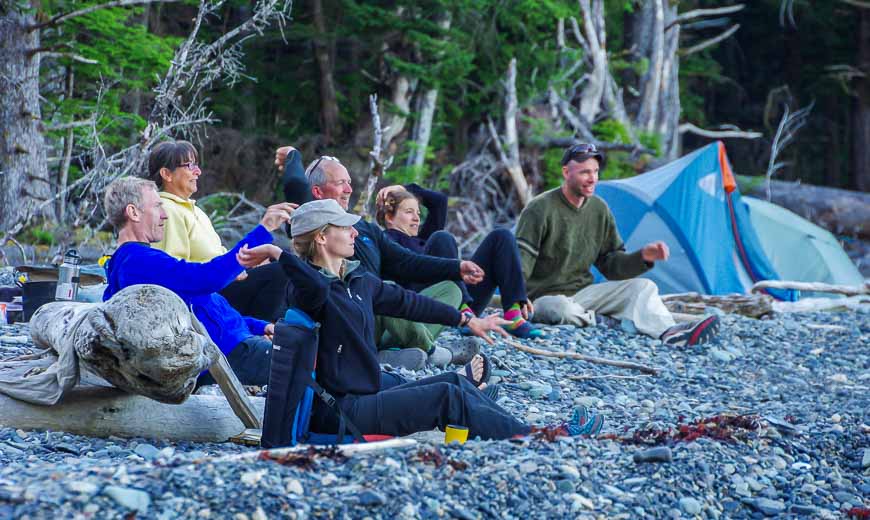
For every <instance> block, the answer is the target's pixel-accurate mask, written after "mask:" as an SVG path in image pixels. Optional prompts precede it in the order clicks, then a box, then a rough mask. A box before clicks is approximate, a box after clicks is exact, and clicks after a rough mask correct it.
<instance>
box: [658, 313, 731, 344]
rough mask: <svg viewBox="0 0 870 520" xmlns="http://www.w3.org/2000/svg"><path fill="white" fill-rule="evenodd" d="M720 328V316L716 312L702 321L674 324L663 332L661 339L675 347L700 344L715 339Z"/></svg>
mask: <svg viewBox="0 0 870 520" xmlns="http://www.w3.org/2000/svg"><path fill="white" fill-rule="evenodd" d="M718 330H719V317H718V316H716V315H715V314H714V315H713V316H708V317H706V318H704V319H703V320H700V321H693V322H690V323H681V324H679V325H674V326H673V327H671V328H669V329H668V330H666V331H665V332H664V333H663V334H662V336H661V340H662V343H664V344H665V345H672V346H675V347H685V346H687V345H698V344H700V343H707V342H708V341H710V340H711V339H713V338H714V337H715V336H716V331H718Z"/></svg>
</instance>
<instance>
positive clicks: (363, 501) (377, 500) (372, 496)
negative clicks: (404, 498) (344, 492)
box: [357, 489, 387, 506]
mask: <svg viewBox="0 0 870 520" xmlns="http://www.w3.org/2000/svg"><path fill="white" fill-rule="evenodd" d="M357 499H358V500H359V503H360V505H363V506H382V505H384V504H386V503H387V497H385V496H384V495H382V494H381V493H378V492H377V491H373V490H371V489H367V490H365V491H363V492H362V493H360V494H359V495H357Z"/></svg>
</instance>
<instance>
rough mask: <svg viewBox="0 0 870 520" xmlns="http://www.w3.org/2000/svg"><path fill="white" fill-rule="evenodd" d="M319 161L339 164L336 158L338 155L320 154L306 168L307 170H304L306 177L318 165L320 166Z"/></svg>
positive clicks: (309, 176) (308, 176) (307, 177)
mask: <svg viewBox="0 0 870 520" xmlns="http://www.w3.org/2000/svg"><path fill="white" fill-rule="evenodd" d="M321 161H332V162H337V163H338V164H341V161H339V160H338V157H332V156H331V155H321V156H320V157H319V158H318V159H317V160H316V161H314V164H312V165H311V167H310V168H308V171H306V172H305V178H306V179H309V178H311V174H312V173H314V170H316V169H317V167H318V166H320V162H321Z"/></svg>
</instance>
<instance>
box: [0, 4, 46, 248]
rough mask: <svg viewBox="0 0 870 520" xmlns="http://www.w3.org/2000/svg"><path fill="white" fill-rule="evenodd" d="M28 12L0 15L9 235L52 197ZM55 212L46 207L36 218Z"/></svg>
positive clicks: (0, 191)
mask: <svg viewBox="0 0 870 520" xmlns="http://www.w3.org/2000/svg"><path fill="white" fill-rule="evenodd" d="M34 23H35V19H34V16H33V13H32V11H31V10H30V9H24V8H20V9H19V8H16V7H12V6H10V7H7V8H6V10H5V12H4V13H3V14H2V15H0V92H3V102H2V103H0V129H2V131H0V231H10V230H11V229H12V228H13V227H14V226H15V225H16V224H18V223H19V222H21V221H22V220H23V219H24V218H26V216H27V215H29V214H31V213H33V212H34V211H36V207H37V205H39V204H40V203H42V202H44V201H46V200H48V198H49V197H50V196H51V184H50V182H49V178H48V164H47V161H46V157H45V139H44V137H43V135H42V115H41V112H40V107H39V65H40V56H39V54H33V55H32V56H31V55H30V53H29V51H30V50H31V49H36V48H38V47H39V42H40V37H39V36H40V35H39V31H38V30H34V31H28V30H27V28H28V26H30V25H32V24H34ZM53 212H54V208H53V207H51V205H46V206H45V207H44V208H42V210H41V213H42V214H44V215H50V214H51V213H53Z"/></svg>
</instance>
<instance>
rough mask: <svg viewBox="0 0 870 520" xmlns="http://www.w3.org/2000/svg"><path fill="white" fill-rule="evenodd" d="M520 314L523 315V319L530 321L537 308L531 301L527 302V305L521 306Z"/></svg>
mask: <svg viewBox="0 0 870 520" xmlns="http://www.w3.org/2000/svg"><path fill="white" fill-rule="evenodd" d="M520 312H521V313H522V315H523V319H525V320H530V319H532V314H534V313H535V306H534V305H532V302H531V301H527V302H526V303H524V304H522V305H520Z"/></svg>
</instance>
